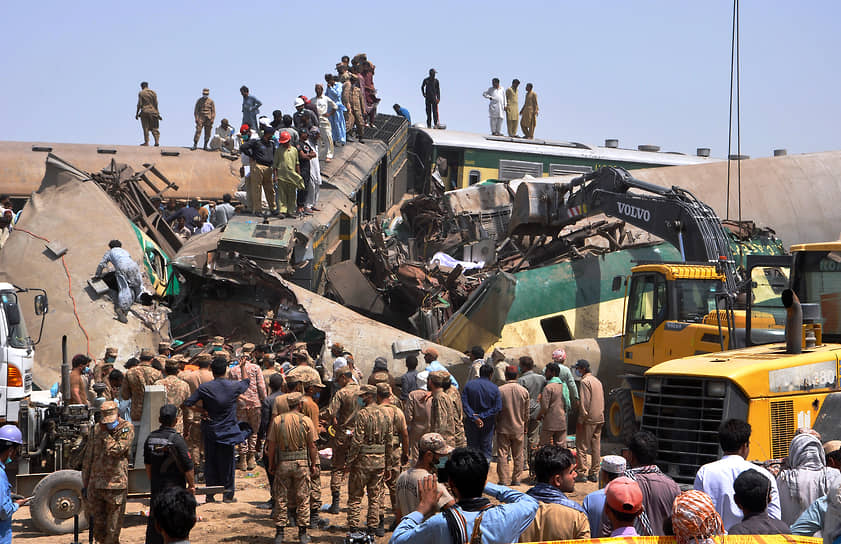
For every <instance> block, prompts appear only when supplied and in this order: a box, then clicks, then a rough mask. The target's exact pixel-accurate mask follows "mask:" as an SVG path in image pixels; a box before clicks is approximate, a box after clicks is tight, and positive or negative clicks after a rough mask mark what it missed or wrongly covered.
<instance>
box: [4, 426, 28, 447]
mask: <svg viewBox="0 0 841 544" xmlns="http://www.w3.org/2000/svg"><path fill="white" fill-rule="evenodd" d="M0 440H5V441H6V442H12V443H13V444H23V435H21V434H20V429H18V428H17V426H15V425H3V426H2V427H0Z"/></svg>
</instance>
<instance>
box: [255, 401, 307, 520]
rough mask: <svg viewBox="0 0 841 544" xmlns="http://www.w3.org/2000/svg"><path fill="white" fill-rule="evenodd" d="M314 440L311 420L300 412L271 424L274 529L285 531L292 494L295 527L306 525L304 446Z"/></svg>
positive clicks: (274, 420)
mask: <svg viewBox="0 0 841 544" xmlns="http://www.w3.org/2000/svg"><path fill="white" fill-rule="evenodd" d="M298 395H299V396H300V393H299V394H298ZM316 436H317V435H316V429H315V425H314V424H313V422H312V420H311V419H310V418H308V417H307V416H305V415H303V414H301V413H299V412H286V413H282V414H280V415H278V416H277V417H275V418H274V419H273V420H272V423H271V425H270V427H269V432H268V434H267V435H266V441H267V442H274V444H275V459H276V462H275V471H274V478H273V490H272V491H273V495H274V500H275V504H274V513H273V519H274V522H275V526H276V527H280V528H283V527H286V523H287V508H288V507H289V503H290V502H291V501H289V499H290V497H289V494H290V492H292V493H294V503H295V505H296V513H297V514H296V515H297V517H298V520H297V523H298V527H306V526H307V525H308V523H309V519H310V502H309V498H310V486H311V482H310V462H309V451H308V450H307V447H308V446H307V444H308V442H309V440H312V441H313V442H315V439H316ZM316 485H317V484H316Z"/></svg>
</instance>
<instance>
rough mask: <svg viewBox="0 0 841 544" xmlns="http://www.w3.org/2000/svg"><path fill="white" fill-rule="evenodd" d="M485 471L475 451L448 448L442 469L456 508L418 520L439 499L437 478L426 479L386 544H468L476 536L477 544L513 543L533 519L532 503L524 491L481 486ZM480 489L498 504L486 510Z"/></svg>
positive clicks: (534, 505)
mask: <svg viewBox="0 0 841 544" xmlns="http://www.w3.org/2000/svg"><path fill="white" fill-rule="evenodd" d="M488 467H489V464H488V460H487V459H486V458H485V456H484V455H483V454H481V453H479V452H478V451H475V450H471V449H469V448H457V449H455V450H453V452H452V453H451V454H450V457H449V459H447V463H446V465H445V466H444V470H445V472H446V474H447V476H448V481H447V486H448V487H449V489H450V492H451V494H452V495H453V497H454V498H455V499H456V505H455V506H454V507H452V508H447V509H445V510H444V511H443V512H441V513H438V514H435V515H434V516H432V517H430V518H429V519H427V520H426V521H424V517H426V516H427V515H428V514H430V513H432V512H433V511H434V509H435V508H436V507H437V504H438V499H439V498H440V497H441V492H440V491H439V490H438V478H437V477H436V476H435V475H431V476H427V477H426V478H424V479H423V480H421V483H420V485H419V486H418V487H419V491H420V503H419V504H418V508H417V510H415V511H414V512H411V513H409V514H407V515H405V516H403V519H402V520H400V524H399V525H398V526H397V528H396V529H395V530H394V533H393V534H392V535H391V540H390V541H389V544H409V543H411V544H441V543H442V542H457V543H463V542H471V541H473V538H472V536H477V537H480V538H481V542H482V544H509V543H511V542H517V541H518V540H519V538H520V534H521V533H522V532H523V531H524V530H525V529H526V527H528V526H529V525H530V524H531V522H532V521H533V520H534V515H535V513H536V512H537V507H538V503H537V501H536V500H535V499H533V498H532V497H529V496H528V495H526V494H525V493H521V492H519V491H514V490H513V489H509V488H507V487H504V486H501V485H496V484H492V483H486V482H487V479H488ZM483 491H484V493H487V494H488V495H490V496H492V497H494V498H495V499H497V500H498V501H499V502H501V503H503V504H498V505H496V506H491V504H490V501H489V500H488V499H486V498H484V497H482V492H483Z"/></svg>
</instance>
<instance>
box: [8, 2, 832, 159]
mask: <svg viewBox="0 0 841 544" xmlns="http://www.w3.org/2000/svg"><path fill="white" fill-rule="evenodd" d="M731 12H732V3H731V2H729V1H718V0H708V1H705V2H675V1H665V0H663V1H654V0H651V1H633V2H629V1H627V0H621V1H620V0H616V1H603V2H597V1H592V2H580V1H577V2H562V1H552V2H540V1H534V0H532V1H529V2H521V3H517V2H496V1H490V0H486V1H483V2H473V1H451V2H438V1H434V0H424V1H422V2H401V1H397V2H385V1H383V2H365V1H356V2H330V1H323V2H302V1H297V2H289V1H277V2H273V1H269V2H261V1H251V2H215V1H204V2H179V1H177V0H176V1H170V2H156V1H152V0H146V1H143V2H122V1H116V2H115V1H113V0H112V1H108V2H92V1H91V2H86V1H81V2H67V1H53V0H43V1H39V2H3V4H2V8H0V13H2V18H1V19H2V20H0V30H2V31H0V46H2V51H3V52H4V55H3V62H2V66H3V72H4V77H3V79H2V82H1V83H0V119H2V120H3V122H4V126H5V127H6V129H5V130H6V133H5V135H4V136H3V138H4V139H9V140H25V141H36V140H37V141H56V142H83V143H103V144H134V143H139V142H140V141H141V139H142V138H141V131H140V123H139V122H138V121H135V119H134V111H135V104H136V100H137V91H138V90H139V83H140V81H141V80H147V81H149V82H150V86H151V88H152V89H154V90H155V91H157V93H158V98H159V102H160V107H161V113H162V115H163V121H162V123H161V133H162V137H161V138H162V143H163V144H164V145H189V144H190V143H191V142H192V134H193V129H194V124H193V119H192V111H193V105H194V103H195V100H196V99H197V98H198V97H199V96H200V94H201V89H202V87H210V89H211V97H212V98H213V99H214V100H215V101H216V108H217V114H218V116H217V123H218V121H219V120H220V119H221V118H222V117H228V118H229V119H230V120H231V121H232V123H234V124H235V125H237V126H238V125H239V123H240V120H241V109H240V108H241V97H240V95H239V92H238V89H239V87H240V85H242V84H246V85H248V86H249V87H250V88H251V90H252V93H253V94H254V95H255V96H257V97H258V98H259V99H260V100H261V101H262V102H263V104H264V106H263V109H262V111H263V112H264V113H266V114H268V115H271V110H273V109H281V110H283V111H284V113H286V112H288V111H290V110H292V102H293V99H294V97H295V96H296V95H298V94H306V95H307V96H309V95H311V94H312V87H313V84H314V83H315V82H317V81H321V80H322V78H323V74H324V73H325V72H327V71H330V70H331V69H332V68H333V66H334V65H335V63H336V62H337V61H338V60H339V57H340V56H341V55H343V54H347V55H350V56H353V55H354V54H355V53H359V52H365V53H367V54H368V57H369V59H371V60H372V61H373V62H374V64H376V66H377V73H376V79H375V84H376V87H377V88H378V90H379V96H380V97H381V98H382V105H381V110H382V111H384V112H387V113H390V112H391V105H392V104H393V103H394V102H399V103H401V104H402V105H405V106H406V107H407V108H408V109H409V111H410V112H411V114H412V117H413V120H414V121H415V122H417V121H424V117H425V114H424V112H423V98H422V97H421V95H420V83H421V80H422V79H423V78H424V77H425V76H426V73H427V71H428V69H429V68H430V67H435V68H436V69H437V70H438V77H439V79H440V81H441V93H442V99H441V105H440V112H441V118H442V122H444V123H446V124H447V125H448V127H449V128H451V129H456V130H467V131H475V132H487V131H488V119H487V101H486V100H484V99H483V98H482V96H481V93H482V91H484V90H485V89H486V88H487V87H488V86H489V85H490V79H491V78H492V77H494V76H497V77H499V78H500V79H501V80H502V82H503V84H504V85H506V86H507V85H508V84H509V83H510V81H511V79H513V78H514V77H517V78H519V79H520V80H521V81H522V83H523V84H522V86H521V91H522V90H523V87H524V86H525V83H526V82H528V81H531V82H533V83H534V86H535V90H536V91H537V93H538V97H539V102H540V116H539V118H538V124H537V131H536V135H537V137H545V138H553V139H563V140H572V141H581V142H586V143H592V144H597V145H602V144H603V142H604V139H605V138H619V139H620V145H621V146H622V147H636V146H637V145H639V144H659V145H661V146H662V147H663V149H664V150H673V151H681V152H685V153H694V152H695V148H696V147H711V148H712V153H713V155H714V156H718V157H723V156H725V155H726V153H727V119H728V88H729V70H730V30H731ZM741 15H742V48H741V49H742V85H741V88H742V152H743V153H747V154H750V155H752V156H753V157H759V156H768V155H770V154H771V152H772V150H773V149H774V148H779V147H783V148H787V149H788V151H789V153H805V152H811V151H825V150H832V149H841V131H839V129H838V126H839V120H841V106H839V99H841V81H839V79H841V76H839V70H838V68H837V66H838V63H837V61H835V62H831V61H830V59H831V58H832V57H835V56H837V55H838V52H839V51H841V32H839V30H840V29H839V27H841V2H837V1H830V0H827V1H812V2H782V1H773V2H772V1H753V2H749V1H744V2H742V12H741ZM522 101H523V98H522V94H521V98H520V103H521V105H522Z"/></svg>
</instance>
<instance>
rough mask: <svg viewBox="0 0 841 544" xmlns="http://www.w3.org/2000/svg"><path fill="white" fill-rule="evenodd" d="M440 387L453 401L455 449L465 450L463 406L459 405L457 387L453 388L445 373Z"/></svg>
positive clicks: (459, 399) (459, 397) (448, 376)
mask: <svg viewBox="0 0 841 544" xmlns="http://www.w3.org/2000/svg"><path fill="white" fill-rule="evenodd" d="M441 387H443V388H444V392H445V393H446V394H447V395H449V397H450V400H451V401H453V407H455V409H456V447H457V448H466V447H467V435H465V434H464V406H463V405H462V404H461V394H460V393H459V391H458V388H457V387H453V381H452V380H451V379H450V374H449V373H447V379H446V380H444V381H443V383H442V384H441Z"/></svg>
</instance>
